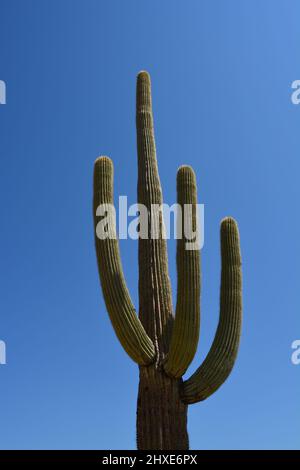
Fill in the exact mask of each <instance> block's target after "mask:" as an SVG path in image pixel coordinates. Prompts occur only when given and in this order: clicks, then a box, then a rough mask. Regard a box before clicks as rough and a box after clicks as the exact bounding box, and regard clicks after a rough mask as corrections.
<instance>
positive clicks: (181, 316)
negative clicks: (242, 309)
mask: <svg viewBox="0 0 300 470" xmlns="http://www.w3.org/2000/svg"><path fill="white" fill-rule="evenodd" d="M177 202H178V204H179V205H180V206H181V214H182V221H183V222H184V221H185V217H186V216H187V215H188V214H190V215H191V216H192V230H193V232H195V230H196V227H197V225H196V210H197V207H196V204H197V186H196V177H195V174H194V171H193V170H192V168H190V167H188V166H182V167H181V168H179V170H178V173H177ZM187 204H188V205H189V206H186V205H187ZM191 209H192V211H191ZM181 227H182V237H181V238H178V240H177V276H178V286H177V303H176V315H175V321H174V327H173V332H172V337H171V344H170V349H169V353H168V356H167V359H166V362H165V364H164V370H165V372H166V373H167V374H168V375H170V376H171V377H176V378H179V377H181V376H182V375H183V374H184V373H185V371H186V369H187V368H188V366H189V365H190V363H191V362H192V360H193V357H194V355H195V353H196V350H197V345H198V339H199V327H200V250H199V248H197V249H193V250H187V249H186V242H187V240H188V239H187V238H186V236H185V235H189V234H186V233H185V230H184V228H185V224H184V223H182V224H181ZM179 235H180V234H179ZM188 238H190V237H188Z"/></svg>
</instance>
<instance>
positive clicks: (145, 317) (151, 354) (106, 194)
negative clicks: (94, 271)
mask: <svg viewBox="0 0 300 470" xmlns="http://www.w3.org/2000/svg"><path fill="white" fill-rule="evenodd" d="M136 127H137V149H138V203H140V204H144V205H145V206H146V207H147V209H148V211H150V208H151V205H152V204H159V205H160V204H162V190H161V185H160V180H159V174H158V168H157V161H156V150H155V140H154V131H153V116H152V103H151V84H150V77H149V74H148V73H147V72H144V71H143V72H140V73H139V74H138V77H137V93H136ZM177 200H178V204H180V205H181V207H182V211H183V212H184V205H185V204H192V205H195V204H197V187H196V178H195V174H194V172H193V170H192V168H191V167H189V166H182V167H180V168H179V170H178V173H177ZM107 203H111V204H112V203H113V164H112V161H111V160H110V159H109V158H108V157H100V158H98V159H97V160H96V162H95V169H94V221H95V227H96V225H97V222H98V217H97V216H96V209H97V207H98V206H99V205H100V204H107ZM192 214H193V215H192V217H193V218H194V217H195V211H193V212H192ZM183 216H184V214H183ZM192 222H193V224H194V223H195V221H194V220H193V221H192ZM160 224H163V221H162V218H161V219H160ZM148 230H149V233H151V220H149V226H148ZM185 241H186V240H185V238H184V237H183V238H182V239H180V240H178V241H177V274H178V285H177V299H176V310H175V315H174V314H173V306H172V295H171V284H170V278H169V274H168V260H167V246H166V240H165V239H164V238H163V237H162V236H161V237H159V238H158V239H151V237H150V236H149V237H148V239H142V238H140V239H139V253H138V256H139V315H138V316H137V314H136V311H135V308H134V306H133V304H132V301H131V298H130V294H129V292H128V289H127V286H126V282H125V279H124V275H123V270H122V265H121V259H120V254H119V246H118V241H117V239H110V238H106V239H104V240H100V239H99V238H98V237H97V236H96V252H97V259H98V268H99V274H100V280H101V285H102V290H103V296H104V299H105V303H106V307H107V311H108V313H109V316H110V319H111V322H112V325H113V327H114V330H115V332H116V335H117V337H118V338H119V341H120V342H121V344H122V346H123V348H124V349H125V351H126V352H127V353H128V355H129V356H130V357H131V358H132V359H133V360H134V361H135V362H136V363H137V364H138V365H139V370H140V383H139V391H138V403H137V447H138V449H155V450H159V449H161V450H169V449H188V448H189V440H188V433H187V407H188V405H190V404H192V403H196V402H199V401H203V400H205V399H206V398H208V397H209V396H210V395H211V394H213V393H214V392H215V391H216V390H217V389H218V388H219V387H220V386H221V385H222V384H223V382H224V381H225V380H226V379H227V377H228V375H229V374H230V372H231V370H232V367H233V365H234V362H235V359H236V356H237V351H238V346H239V339H240V332H241V317H242V299H241V296H242V289H241V256H240V247H239V233H238V227H237V224H236V222H235V221H234V220H233V219H232V218H229V217H228V218H225V219H224V220H222V222H221V258H222V269H221V293H220V318H219V324H218V328H217V332H216V335H215V338H214V341H213V343H212V346H211V349H210V351H209V353H208V355H207V356H206V358H205V360H204V362H203V363H202V364H201V365H200V367H199V368H198V369H197V370H196V372H195V373H194V374H193V375H192V376H191V377H190V378H189V379H188V380H184V381H183V379H182V376H183V374H184V373H185V372H186V370H187V368H188V366H189V364H190V363H191V361H192V360H193V357H194V355H195V353H196V349H197V344H198V339H199V325H200V251H199V250H190V251H188V250H186V249H185Z"/></svg>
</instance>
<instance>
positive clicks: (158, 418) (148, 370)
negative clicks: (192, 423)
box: [137, 365, 189, 450]
mask: <svg viewBox="0 0 300 470" xmlns="http://www.w3.org/2000/svg"><path fill="white" fill-rule="evenodd" d="M181 385H182V380H181V379H172V378H170V377H168V376H167V375H166V374H165V373H164V372H163V371H162V370H161V369H158V368H157V367H156V366H155V365H152V366H148V367H140V384H139V393H138V403H137V447H138V449H139V450H187V449H188V448H189V437H188V433H187V405H185V404H184V403H183V401H182V400H181V398H180V388H181Z"/></svg>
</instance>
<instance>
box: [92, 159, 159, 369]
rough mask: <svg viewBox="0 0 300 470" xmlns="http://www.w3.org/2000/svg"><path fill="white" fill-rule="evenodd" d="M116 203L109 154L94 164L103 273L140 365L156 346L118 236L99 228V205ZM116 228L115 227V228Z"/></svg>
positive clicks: (116, 317) (114, 316)
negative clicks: (132, 290)
mask: <svg viewBox="0 0 300 470" xmlns="http://www.w3.org/2000/svg"><path fill="white" fill-rule="evenodd" d="M101 204H110V205H113V164H112V161H111V160H110V159H109V158H108V157H100V158H98V159H97V160H96V162H95V167H94V200H93V212H94V224H95V244H96V253H97V260H98V269H99V275H100V280H101V285H102V290H103V296H104V300H105V303H106V307H107V310H108V313H109V316H110V319H111V322H112V325H113V327H114V330H115V332H116V334H117V337H118V338H119V340H120V342H121V344H122V346H123V348H124V349H125V351H126V352H127V354H129V356H130V357H131V358H132V359H133V360H134V361H135V362H137V363H138V364H140V365H146V364H150V363H151V362H153V361H154V358H155V349H154V345H153V343H152V341H151V339H150V338H149V337H148V336H147V334H146V332H145V330H144V328H143V326H142V324H141V322H140V320H139V319H138V317H137V315H136V312H135V309H134V307H133V304H132V302H131V299H130V295H129V292H128V289H127V286H126V282H125V279H124V275H123V270H122V264H121V259H120V253H119V245H118V240H117V238H110V237H108V238H105V239H99V238H98V236H97V235H96V227H97V223H98V222H99V217H97V215H96V211H97V208H98V206H99V205H101ZM113 230H114V229H113Z"/></svg>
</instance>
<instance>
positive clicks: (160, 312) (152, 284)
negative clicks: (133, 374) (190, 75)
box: [136, 71, 173, 362]
mask: <svg viewBox="0 0 300 470" xmlns="http://www.w3.org/2000/svg"><path fill="white" fill-rule="evenodd" d="M136 128H137V150H138V203H139V204H143V205H144V206H145V207H146V208H147V211H148V239H145V238H144V239H143V238H142V237H140V238H139V300H140V305H139V307H140V308H139V317H140V319H141V321H142V324H143V326H144V327H145V330H146V332H147V333H148V335H149V336H150V338H151V339H152V340H153V342H154V343H155V345H156V349H157V352H158V357H157V361H158V362H160V361H161V360H162V359H163V358H164V355H165V353H166V352H167V349H168V347H169V337H170V329H171V325H172V322H173V316H172V300H171V298H172V297H171V284H170V279H169V274H168V259H167V246H166V240H165V239H163V237H162V230H163V219H162V215H161V213H160V216H159V220H158V222H157V223H156V224H155V223H154V218H153V216H151V209H152V208H153V207H154V205H156V206H157V207H159V206H161V204H162V202H163V200H162V190H161V184H160V179H159V174H158V168H157V160H156V148H155V139H154V129H153V115H152V100H151V83H150V76H149V74H148V73H147V72H144V71H142V72H140V73H139V74H138V76H137V89H136ZM155 227H158V228H159V231H158V237H157V238H156V239H155V237H153V236H151V231H152V229H154V228H155Z"/></svg>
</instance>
